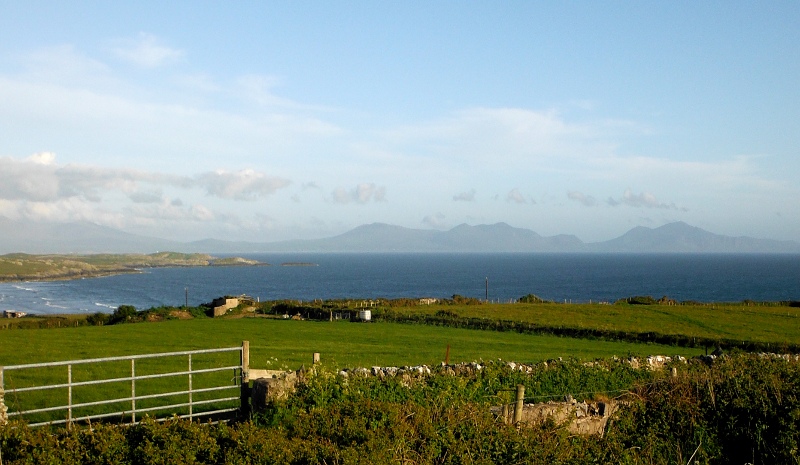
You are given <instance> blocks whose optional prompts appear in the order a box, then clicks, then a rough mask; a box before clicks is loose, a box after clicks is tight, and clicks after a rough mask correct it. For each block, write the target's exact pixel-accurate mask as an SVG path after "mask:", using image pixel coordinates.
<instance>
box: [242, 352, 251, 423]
mask: <svg viewBox="0 0 800 465" xmlns="http://www.w3.org/2000/svg"><path fill="white" fill-rule="evenodd" d="M239 392H240V399H241V407H240V411H241V414H242V417H244V418H249V417H250V341H242V378H241V386H240V391H239Z"/></svg>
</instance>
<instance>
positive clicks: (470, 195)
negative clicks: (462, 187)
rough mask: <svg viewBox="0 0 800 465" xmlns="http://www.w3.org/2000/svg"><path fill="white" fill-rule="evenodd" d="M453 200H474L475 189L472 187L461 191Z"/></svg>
mask: <svg viewBox="0 0 800 465" xmlns="http://www.w3.org/2000/svg"><path fill="white" fill-rule="evenodd" d="M453 200H454V201H456V202H474V201H475V189H470V190H468V191H466V192H461V193H460V194H456V195H454V196H453Z"/></svg>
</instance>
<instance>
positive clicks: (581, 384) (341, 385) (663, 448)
mask: <svg viewBox="0 0 800 465" xmlns="http://www.w3.org/2000/svg"><path fill="white" fill-rule="evenodd" d="M624 365H625V364H624V363H623V362H620V361H605V362H601V363H596V364H592V365H591V366H587V365H584V364H582V363H578V362H576V361H569V360H568V361H556V362H554V363H549V364H547V365H546V366H545V365H544V364H540V365H537V366H536V367H535V369H534V370H533V371H532V372H531V373H523V372H521V371H519V369H516V370H515V369H513V368H512V367H511V366H510V365H508V364H503V363H500V362H495V363H487V364H486V365H485V366H482V368H481V369H480V370H475V371H473V372H472V373H471V374H470V373H467V374H464V375H463V376H453V375H448V374H444V373H438V374H437V373H434V374H432V375H429V376H419V377H414V378H413V379H411V378H408V377H407V378H405V379H404V378H403V377H391V378H385V379H380V378H379V377H372V376H370V377H360V376H348V377H344V376H342V375H340V374H338V373H337V372H334V371H332V370H328V369H325V368H324V367H322V368H318V369H316V370H314V371H312V372H309V373H308V377H307V382H306V383H305V384H303V385H301V386H300V388H299V389H298V390H297V392H296V393H295V394H294V395H292V396H290V397H289V398H288V399H286V400H284V401H281V402H277V403H274V404H272V405H271V407H270V408H269V409H268V410H267V411H266V412H264V413H262V414H259V415H256V417H255V418H254V419H253V420H248V421H244V422H241V423H235V424H224V423H223V424H217V425H208V424H199V423H191V422H188V421H184V420H178V419H171V420H168V421H165V422H155V421H152V420H146V421H144V422H143V423H140V424H138V425H134V426H112V425H92V426H91V427H89V426H88V425H84V426H74V427H73V428H72V429H71V430H68V429H63V428H28V427H26V426H25V425H9V426H5V427H2V428H0V453H2V456H1V457H0V460H1V461H2V463H3V464H4V465H10V464H34V463H36V464H39V463H87V464H112V463H113V464H148V465H149V464H164V463H170V464H333V463H338V464H367V463H370V464H383V463H387V464H388V463H403V464H489V463H493V464H506V463H508V464H511V463H534V464H536V463H548V464H584V463H621V464H669V463H688V462H689V459H690V457H693V458H692V460H693V462H692V463H695V462H694V461H697V462H699V463H703V464H705V463H711V464H742V463H752V464H767V463H768V464H796V463H798V461H800V455H798V446H800V426H799V425H800V398H798V397H799V394H798V393H800V368H798V366H799V365H798V362H797V361H796V360H795V359H794V358H791V359H789V360H787V359H784V358H778V357H768V356H756V355H734V356H730V357H725V358H720V359H717V360H716V361H715V362H714V363H713V364H712V365H711V366H709V365H707V364H706V363H703V362H699V361H691V362H690V363H688V364H685V365H683V364H681V365H679V368H680V369H679V371H678V375H677V376H676V377H672V376H669V371H667V372H657V371H649V370H633V369H630V370H633V371H636V372H641V373H644V374H641V375H637V374H635V373H634V372H633V371H631V372H630V373H628V372H627V370H628V369H626V368H624ZM614 377H619V378H620V381H617V382H613V381H612V378H614ZM517 382H523V383H524V384H525V385H526V386H527V387H529V389H530V392H531V393H532V395H534V396H536V395H543V396H544V395H550V394H552V395H555V394H556V393H565V392H566V393H576V391H575V390H578V389H587V390H589V391H596V392H594V393H591V394H587V396H589V395H597V396H600V397H608V396H611V395H613V396H614V397H618V398H619V399H621V400H624V402H625V405H624V406H623V408H622V409H621V410H620V411H619V412H618V413H617V414H616V415H615V417H614V418H613V419H612V421H611V422H610V423H609V424H608V426H607V428H606V431H605V435H604V436H603V437H599V436H577V435H570V434H568V433H567V432H566V430H565V429H564V428H561V427H560V426H559V425H556V424H553V423H552V422H545V423H543V424H539V425H529V426H525V427H516V426H514V425H508V424H505V423H504V422H503V421H498V419H497V418H495V416H494V415H493V414H492V413H491V411H490V409H489V406H491V405H497V404H498V403H500V402H503V401H504V400H503V399H502V398H501V397H498V396H497V390H498V389H503V388H505V387H506V386H511V385H513V384H514V383H517ZM612 391H613V392H612ZM618 391H619V392H618ZM623 391H624V392H623ZM527 393H528V389H526V396H527V395H528V394H527Z"/></svg>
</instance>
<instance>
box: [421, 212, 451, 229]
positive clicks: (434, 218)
mask: <svg viewBox="0 0 800 465" xmlns="http://www.w3.org/2000/svg"><path fill="white" fill-rule="evenodd" d="M444 220H445V215H444V214H443V213H442V212H437V213H436V214H435V215H427V216H425V217H424V218H422V224H424V225H426V226H429V227H431V228H435V229H442V228H444V227H446V225H445V222H444Z"/></svg>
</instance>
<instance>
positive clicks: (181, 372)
mask: <svg viewBox="0 0 800 465" xmlns="http://www.w3.org/2000/svg"><path fill="white" fill-rule="evenodd" d="M220 352H238V353H239V357H238V358H239V360H238V361H237V362H238V363H235V364H233V363H231V364H230V365H223V366H213V367H207V368H196V367H194V366H193V357H197V356H198V355H203V354H214V353H220ZM182 357H185V358H186V359H185V361H184V362H181V363H185V365H183V367H182V368H180V369H178V370H173V371H166V372H160V373H150V374H138V375H137V373H136V367H137V361H138V362H142V361H143V360H147V359H157V358H164V359H170V358H171V359H173V360H179V359H180V358H182ZM249 358H250V357H249V343H247V341H245V342H244V343H243V344H242V346H241V347H227V348H221V349H203V350H189V351H181V352H166V353H158V354H144V355H131V356H120V357H104V358H93V359H85V360H68V361H62V362H49V363H30V364H24V365H11V366H5V367H2V366H0V424H2V423H4V422H5V421H7V420H11V419H15V418H20V419H25V418H26V417H29V416H31V415H35V414H51V415H52V413H53V412H63V414H62V415H58V418H54V419H52V420H48V421H40V422H36V423H30V426H41V425H45V424H64V423H66V424H67V425H71V424H72V423H73V422H78V421H91V420H94V419H103V418H106V419H108V418H112V419H113V418H115V417H116V418H118V419H123V421H125V422H130V423H137V422H138V421H139V420H140V419H141V417H142V415H143V414H148V415H150V414H153V415H154V416H156V415H155V414H156V413H157V412H160V413H161V414H162V415H164V414H175V415H176V416H179V417H181V418H195V417H199V416H203V417H206V416H212V415H223V414H228V413H232V412H235V411H237V410H240V409H241V408H242V405H241V403H240V401H241V399H242V396H241V392H240V391H239V390H240V389H241V385H242V382H244V381H245V380H246V373H247V369H248V365H249ZM126 361H129V362H130V371H129V374H128V373H126V374H125V375H124V376H115V377H110V378H100V379H91V380H81V381H76V380H74V379H73V367H76V366H81V365H88V364H100V363H107V362H126ZM231 362H233V361H231ZM172 363H173V364H174V363H178V362H177V361H173V362H172ZM34 369H48V371H50V370H55V372H53V373H50V374H51V377H52V376H56V375H57V377H60V375H58V373H57V372H58V371H59V370H62V369H63V370H64V371H63V378H61V379H63V382H56V383H54V384H45V385H28V386H25V387H19V388H14V387H12V388H11V389H8V388H7V386H6V374H8V373H9V372H11V371H23V370H34ZM225 371H228V372H230V373H231V377H230V378H227V377H225V378H224V379H226V380H227V382H226V383H225V384H223V383H221V382H218V383H217V384H216V385H211V386H205V387H200V388H197V387H195V386H193V381H194V380H195V379H196V377H197V376H199V375H202V374H207V373H221V372H225ZM158 378H174V379H175V382H174V383H173V382H170V383H169V385H170V387H171V386H175V388H173V389H170V390H168V391H166V392H157V393H151V394H140V395H137V393H136V385H137V381H138V382H140V383H141V382H142V381H145V380H153V379H158ZM120 383H125V385H127V383H130V389H129V390H128V388H127V387H126V388H125V391H124V392H125V394H126V396H124V397H115V398H111V399H102V400H96V401H91V402H76V401H75V398H74V396H73V390H74V389H75V388H79V387H85V386H99V385H109V384H117V385H119V384H120ZM179 386H180V387H179ZM119 389H120V388H117V390H119ZM64 390H66V396H65V397H66V398H63V397H61V395H62V394H63V391H64ZM37 391H43V392H45V393H46V394H49V393H54V394H55V393H59V394H58V395H53V396H52V398H53V404H55V405H49V404H50V402H48V405H47V406H43V407H39V408H29V409H20V408H15V407H14V404H15V403H16V402H14V401H11V402H9V401H10V400H11V399H9V397H10V396H11V397H13V398H14V399H18V398H19V397H20V395H22V396H23V398H24V396H25V395H27V394H28V393H32V392H37ZM128 391H129V392H130V395H129V396H127V393H128ZM233 391H235V395H231V392H233ZM198 396H200V397H202V399H198ZM4 397H5V402H4ZM59 397H61V398H60V400H57V399H58V398H59ZM176 398H178V399H180V400H178V401H176V400H175V399H176ZM153 399H161V401H160V402H166V405H156V406H149V407H142V406H141V404H142V403H143V402H146V401H150V400H153ZM47 400H50V399H49V398H48V399H47ZM137 401H138V402H139V406H137ZM234 401H237V402H236V404H235V406H233V405H231V404H233V403H234ZM58 402H66V404H64V403H58ZM9 403H10V404H11V405H10V406H9ZM114 404H124V405H126V406H127V405H129V406H130V407H129V408H125V409H123V410H117V411H113V412H108V411H104V412H102V413H91V414H84V415H80V416H75V415H74V412H75V411H76V410H87V409H91V408H95V407H101V406H109V405H112V406H113V405H114ZM221 404H222V405H225V406H224V407H223V408H211V409H208V408H209V407H208V406H216V407H219V406H220V405H221ZM117 408H118V407H117ZM177 412H182V413H177Z"/></svg>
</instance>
